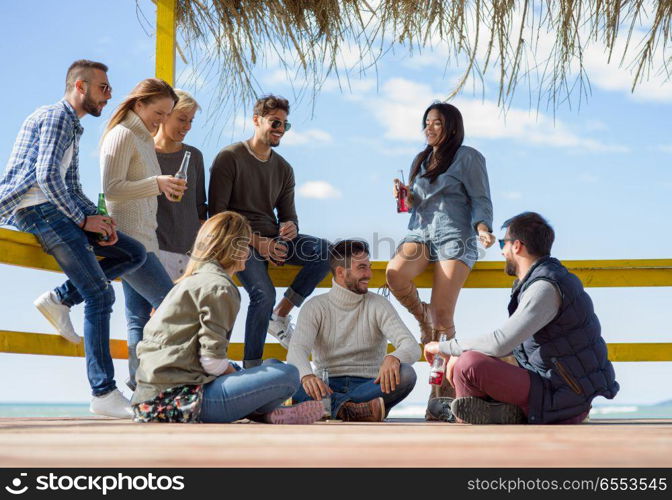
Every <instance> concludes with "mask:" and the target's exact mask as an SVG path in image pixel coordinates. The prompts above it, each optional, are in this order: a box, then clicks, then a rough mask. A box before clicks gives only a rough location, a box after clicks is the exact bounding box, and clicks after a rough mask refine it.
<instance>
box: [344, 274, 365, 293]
mask: <svg viewBox="0 0 672 500" xmlns="http://www.w3.org/2000/svg"><path fill="white" fill-rule="evenodd" d="M343 281H344V282H345V288H347V289H348V290H350V291H351V292H353V293H356V294H358V295H364V294H365V293H367V292H368V291H369V289H368V287H364V289H362V288H360V287H359V286H358V285H359V280H353V279H350V277H349V276H347V275H346V276H345V279H344V280H343Z"/></svg>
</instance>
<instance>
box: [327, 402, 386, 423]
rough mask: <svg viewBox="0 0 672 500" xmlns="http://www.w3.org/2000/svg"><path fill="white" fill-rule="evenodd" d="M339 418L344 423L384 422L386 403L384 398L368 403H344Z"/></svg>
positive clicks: (339, 411)
mask: <svg viewBox="0 0 672 500" xmlns="http://www.w3.org/2000/svg"><path fill="white" fill-rule="evenodd" d="M336 417H337V418H339V419H341V420H343V422H382V421H383V420H385V402H384V401H383V398H376V399H372V400H371V401H367V402H366V403H353V402H352V401H348V402H347V403H343V406H341V409H340V410H338V414H337V415H336Z"/></svg>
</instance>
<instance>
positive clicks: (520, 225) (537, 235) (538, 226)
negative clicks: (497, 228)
mask: <svg viewBox="0 0 672 500" xmlns="http://www.w3.org/2000/svg"><path fill="white" fill-rule="evenodd" d="M505 228H508V229H509V238H510V239H512V240H520V241H521V242H522V243H523V244H524V245H525V247H527V251H528V253H529V254H530V255H533V256H535V257H545V256H547V255H551V247H552V246H553V241H554V240H555V231H553V228H552V227H551V225H550V224H549V223H548V221H547V220H546V219H544V218H543V217H542V216H541V215H539V214H538V213H536V212H523V213H522V214H518V215H516V216H515V217H511V218H510V219H509V220H507V221H506V222H504V224H502V229H505Z"/></svg>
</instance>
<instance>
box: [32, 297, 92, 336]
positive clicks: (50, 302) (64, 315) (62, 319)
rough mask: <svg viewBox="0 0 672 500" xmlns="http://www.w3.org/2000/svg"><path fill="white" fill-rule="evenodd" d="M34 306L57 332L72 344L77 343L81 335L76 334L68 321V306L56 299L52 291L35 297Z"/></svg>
mask: <svg viewBox="0 0 672 500" xmlns="http://www.w3.org/2000/svg"><path fill="white" fill-rule="evenodd" d="M33 304H35V307H37V310H38V311H40V312H41V313H42V316H44V317H45V318H47V321H49V323H51V324H52V325H53V327H54V328H56V331H57V332H58V334H59V335H60V336H61V337H63V338H64V339H65V340H68V341H70V342H72V343H73V344H79V343H80V342H81V341H82V337H80V336H79V335H77V333H76V332H75V328H74V327H73V326H72V321H70V308H69V307H68V306H66V305H63V304H61V303H60V301H59V300H58V297H57V296H56V293H54V291H53V290H52V291H49V292H44V293H43V294H42V295H40V296H39V297H38V298H37V299H35V302H33Z"/></svg>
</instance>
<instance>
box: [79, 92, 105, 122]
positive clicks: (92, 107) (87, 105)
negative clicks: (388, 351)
mask: <svg viewBox="0 0 672 500" xmlns="http://www.w3.org/2000/svg"><path fill="white" fill-rule="evenodd" d="M105 102H106V103H107V101H105ZM98 104H99V103H97V102H96V101H94V100H93V99H91V97H90V96H89V93H88V92H87V93H86V95H85V96H84V102H83V103H82V109H83V110H84V111H86V112H87V113H88V114H90V115H91V116H100V114H101V113H102V111H103V108H102V107H100V108H99V107H98Z"/></svg>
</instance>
